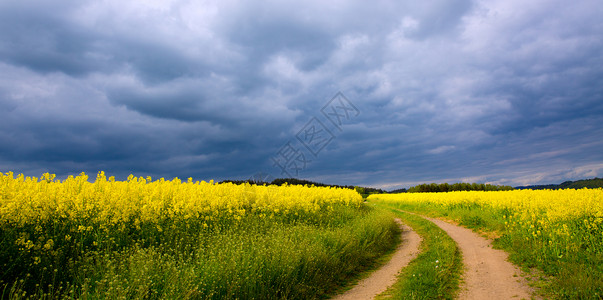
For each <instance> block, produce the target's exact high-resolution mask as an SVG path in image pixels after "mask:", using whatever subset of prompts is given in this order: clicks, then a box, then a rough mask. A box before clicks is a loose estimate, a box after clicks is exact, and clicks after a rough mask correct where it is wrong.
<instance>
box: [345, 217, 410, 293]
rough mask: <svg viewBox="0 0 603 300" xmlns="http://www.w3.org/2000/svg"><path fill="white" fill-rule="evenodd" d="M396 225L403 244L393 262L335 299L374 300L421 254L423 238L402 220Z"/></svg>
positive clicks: (398, 220)
mask: <svg viewBox="0 0 603 300" xmlns="http://www.w3.org/2000/svg"><path fill="white" fill-rule="evenodd" d="M396 223H398V224H399V225H400V229H402V234H401V235H402V236H401V237H402V243H401V244H400V246H399V247H398V249H396V252H395V253H394V255H393V256H392V258H391V260H390V261H389V262H388V263H387V264H385V265H384V266H383V267H381V268H379V269H378V270H377V271H375V272H373V274H371V275H370V276H369V277H368V278H365V279H363V280H362V281H360V282H359V283H358V285H356V286H355V287H354V288H352V289H351V290H348V291H347V292H346V293H344V294H341V295H339V296H337V297H335V298H333V299H337V300H344V299H345V300H348V299H349V300H363V299H373V298H374V297H375V296H376V295H378V294H380V293H382V292H384V291H385V290H386V289H387V288H388V287H390V286H391V285H393V284H394V283H395V282H396V275H398V273H399V272H400V270H402V269H403V268H404V267H406V266H407V265H408V264H409V263H410V262H411V261H412V260H413V259H415V257H417V255H418V254H419V244H421V237H420V236H419V235H418V234H417V233H416V232H414V231H413V230H412V228H410V227H408V226H406V225H404V224H402V222H401V221H400V219H396Z"/></svg>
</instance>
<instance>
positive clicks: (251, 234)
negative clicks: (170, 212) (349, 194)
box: [0, 206, 399, 299]
mask: <svg viewBox="0 0 603 300" xmlns="http://www.w3.org/2000/svg"><path fill="white" fill-rule="evenodd" d="M239 224H240V225H237V226H230V227H224V228H220V229H219V230H215V231H212V232H203V231H191V230H190V229H187V228H178V227H177V226H176V227H169V226H165V229H164V230H163V231H162V232H161V233H157V232H155V233H154V234H153V235H152V236H149V237H148V238H146V239H141V240H138V241H137V242H136V243H134V244H132V245H127V246H124V247H121V248H118V249H114V248H109V247H107V248H106V249H97V250H95V251H85V252H83V253H81V254H80V255H79V256H78V257H77V258H76V259H72V260H67V261H66V263H65V264H64V265H56V264H55V265H47V266H45V267H44V268H40V270H36V272H37V273H36V274H37V275H35V276H37V277H35V278H34V275H30V276H22V277H20V278H16V279H13V280H12V281H7V280H4V279H3V280H4V282H0V294H1V295H2V298H9V299H26V298H32V299H56V298H66V299H74V298H77V299H237V298H238V299H252V298H255V299H322V298H326V297H328V296H330V293H332V291H334V290H338V289H340V288H341V287H343V286H346V285H347V284H348V283H349V282H350V281H353V280H355V279H357V277H358V274H359V273H361V272H363V271H365V270H366V269H368V268H371V267H373V266H374V265H375V262H376V261H377V260H378V259H379V258H380V257H381V256H382V255H383V254H384V253H388V252H389V251H391V250H392V249H393V248H395V246H396V243H397V241H398V236H399V229H398V227H397V225H396V224H395V223H394V222H393V219H392V217H391V213H390V212H387V211H384V210H379V209H374V208H371V207H368V206H362V207H361V208H349V207H334V208H333V210H332V211H330V212H328V213H325V215H323V216H319V217H317V218H315V219H304V220H301V219H298V220H294V221H287V220H261V219H258V218H257V217H250V218H249V219H248V220H244V221H243V222H240V223H239ZM170 228H171V229H170ZM50 268H52V269H50ZM54 269H56V270H57V271H54ZM40 274H41V275H40ZM5 279H6V278H5Z"/></svg>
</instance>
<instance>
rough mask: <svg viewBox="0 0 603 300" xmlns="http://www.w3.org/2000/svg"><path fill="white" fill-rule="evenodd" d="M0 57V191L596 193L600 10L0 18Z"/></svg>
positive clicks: (119, 11) (165, 8)
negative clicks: (489, 186)
mask: <svg viewBox="0 0 603 300" xmlns="http://www.w3.org/2000/svg"><path fill="white" fill-rule="evenodd" d="M0 37H1V38H0V171H2V172H8V171H13V172H15V173H23V174H25V175H28V176H40V175H41V174H42V173H44V172H51V173H55V174H57V175H58V176H60V177H63V178H64V177H65V176H67V175H71V174H78V173H80V172H86V173H89V174H90V176H91V177H92V178H94V176H95V174H96V173H97V172H98V171H101V170H104V171H105V172H106V173H107V174H109V175H115V176H116V177H118V179H124V178H125V177H126V176H127V175H129V174H131V173H132V174H134V175H136V176H152V177H154V178H157V177H166V178H168V179H171V178H173V177H179V178H183V179H185V178H188V177H192V178H194V179H195V180H210V179H215V180H223V179H246V178H249V177H250V176H253V175H254V174H258V173H262V174H267V175H271V176H273V177H289V176H288V175H290V176H294V177H298V178H304V179H310V180H316V181H321V182H325V183H334V184H353V185H364V186H374V187H381V188H385V189H394V188H401V187H408V186H411V185H415V184H418V183H423V182H450V183H452V182H460V181H465V182H485V183H494V184H508V185H513V186H516V185H526V184H539V183H559V182H562V181H564V180H574V179H581V178H592V177H595V176H599V177H601V176H603V4H602V3H601V1H600V0H577V1H570V2H568V1H561V0H559V1H540V0H534V1H523V0H522V1H519V0H494V1H465V0H436V1H303V2H300V1H290V2H285V1H263V2H261V3H260V2H254V3H252V2H250V1H166V0H157V1H117V0H106V1H42V0H40V1H30V0H23V1H1V2H0ZM262 176H264V175H262Z"/></svg>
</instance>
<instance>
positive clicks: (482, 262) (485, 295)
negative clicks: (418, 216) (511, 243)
mask: <svg viewBox="0 0 603 300" xmlns="http://www.w3.org/2000/svg"><path fill="white" fill-rule="evenodd" d="M423 218H425V219H427V220H429V221H431V222H433V223H434V224H436V225H437V226H438V227H440V228H442V229H443V230H444V231H446V233H447V234H448V235H449V236H450V237H451V238H452V239H453V240H454V241H455V242H456V243H457V245H458V247H459V248H460V250H461V252H462V253H463V264H464V265H465V273H464V275H463V281H464V282H463V284H462V285H461V292H460V295H459V299H489V300H492V299H530V298H531V295H532V292H533V291H532V289H531V288H530V287H529V286H528V285H527V282H526V280H525V278H524V277H523V276H522V273H521V270H519V269H518V268H517V267H516V266H514V265H513V264H511V263H510V262H509V261H507V258H508V254H507V253H506V252H504V251H502V250H497V249H492V244H491V242H490V240H488V239H486V238H483V237H481V236H479V235H478V234H476V233H475V232H473V231H471V230H470V229H467V228H463V227H460V226H456V225H452V224H450V223H447V222H444V221H441V220H437V219H432V218H427V217H423Z"/></svg>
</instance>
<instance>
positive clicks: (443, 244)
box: [379, 207, 463, 299]
mask: <svg viewBox="0 0 603 300" xmlns="http://www.w3.org/2000/svg"><path fill="white" fill-rule="evenodd" d="M390 208H391V209H392V211H393V212H395V213H396V215H397V216H398V217H399V218H400V219H402V221H403V222H404V223H406V224H407V225H409V226H410V227H412V228H413V229H414V230H415V231H416V232H417V233H418V234H419V235H420V236H421V237H422V238H423V241H422V242H421V253H420V254H419V255H418V257H417V258H416V259H415V260H413V261H412V262H411V263H410V264H409V265H408V267H406V268H405V269H404V270H403V271H402V273H401V274H400V275H399V277H398V281H397V283H396V284H395V285H394V286H393V287H391V288H390V289H388V290H387V291H386V292H385V293H384V294H382V295H380V297H379V299H390V298H391V299H454V298H455V297H456V294H457V292H458V288H459V283H460V275H461V273H462V269H463V265H462V256H461V253H460V251H459V249H458V247H457V245H456V243H455V242H454V240H452V239H451V238H450V237H449V236H448V235H447V234H446V232H444V231H443V230H442V229H440V228H439V227H437V226H436V225H435V224H433V223H431V222H429V221H427V220H425V219H423V218H421V217H419V216H416V215H412V214H408V213H404V212H401V211H399V210H397V209H395V208H393V207H390Z"/></svg>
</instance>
